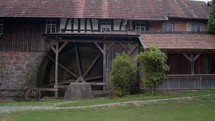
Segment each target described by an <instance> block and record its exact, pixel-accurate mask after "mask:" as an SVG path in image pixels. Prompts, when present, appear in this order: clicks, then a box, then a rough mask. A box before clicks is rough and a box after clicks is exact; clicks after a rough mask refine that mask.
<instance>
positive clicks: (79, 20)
mask: <svg viewBox="0 0 215 121" xmlns="http://www.w3.org/2000/svg"><path fill="white" fill-rule="evenodd" d="M80 29H81V19H80V18H78V32H80V31H81V30H80Z"/></svg>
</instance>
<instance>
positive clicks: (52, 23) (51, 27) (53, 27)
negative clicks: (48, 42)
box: [46, 20, 57, 34]
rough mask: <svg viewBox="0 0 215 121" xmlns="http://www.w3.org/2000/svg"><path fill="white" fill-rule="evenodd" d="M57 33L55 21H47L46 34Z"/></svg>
mask: <svg viewBox="0 0 215 121" xmlns="http://www.w3.org/2000/svg"><path fill="white" fill-rule="evenodd" d="M56 31H57V21H56V20H47V21H46V33H47V34H50V33H56Z"/></svg>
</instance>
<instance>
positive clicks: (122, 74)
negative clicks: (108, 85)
mask: <svg viewBox="0 0 215 121" xmlns="http://www.w3.org/2000/svg"><path fill="white" fill-rule="evenodd" d="M110 80H111V81H112V85H113V90H114V92H115V93H116V94H117V95H119V96H124V95H127V94H129V92H130V89H131V85H132V83H133V82H134V81H136V66H135V64H134V63H133V62H132V61H131V58H130V57H129V56H128V55H127V54H125V53H123V54H121V55H117V56H116V58H114V59H113V61H112V70H111V73H110Z"/></svg>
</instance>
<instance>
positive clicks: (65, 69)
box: [47, 56, 79, 78]
mask: <svg viewBox="0 0 215 121" xmlns="http://www.w3.org/2000/svg"><path fill="white" fill-rule="evenodd" d="M47 57H48V58H49V59H50V60H51V61H52V62H55V60H54V59H52V58H51V57H49V56H47ZM58 65H59V67H61V68H62V69H63V70H64V71H66V72H67V73H69V74H70V75H72V76H74V77H75V78H78V77H79V76H78V75H76V74H75V73H73V72H72V71H70V70H69V69H67V68H66V67H65V66H63V65H62V64H60V63H59V62H58Z"/></svg>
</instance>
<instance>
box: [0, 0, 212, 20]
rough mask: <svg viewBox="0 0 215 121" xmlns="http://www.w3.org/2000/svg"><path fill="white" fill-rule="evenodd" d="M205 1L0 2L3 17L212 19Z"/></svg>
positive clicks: (65, 0)
mask: <svg viewBox="0 0 215 121" xmlns="http://www.w3.org/2000/svg"><path fill="white" fill-rule="evenodd" d="M208 11H209V8H208V6H207V4H206V3H205V2H203V1H189V0H0V17H50V18H120V19H139V20H166V16H167V17H181V18H197V19H199V18H200V19H208V15H209V14H208Z"/></svg>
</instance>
